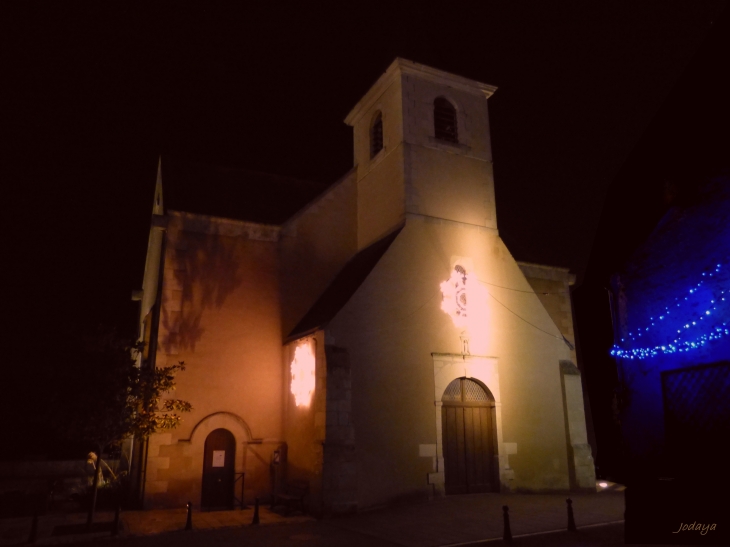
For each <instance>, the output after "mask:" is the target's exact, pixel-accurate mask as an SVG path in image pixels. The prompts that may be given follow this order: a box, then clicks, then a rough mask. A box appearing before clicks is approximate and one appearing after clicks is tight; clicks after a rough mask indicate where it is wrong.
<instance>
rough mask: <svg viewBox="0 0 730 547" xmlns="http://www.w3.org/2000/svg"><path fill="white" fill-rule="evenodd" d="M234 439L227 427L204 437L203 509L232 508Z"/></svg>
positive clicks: (234, 457)
mask: <svg viewBox="0 0 730 547" xmlns="http://www.w3.org/2000/svg"><path fill="white" fill-rule="evenodd" d="M235 461H236V439H235V437H233V433H231V432H230V431H228V430H227V429H216V430H214V431H211V432H210V435H208V437H207V438H206V439H205V457H204V459H203V495H202V499H201V503H200V505H201V506H202V508H203V509H207V510H209V511H210V510H215V509H233V482H234V474H235V468H234V466H235Z"/></svg>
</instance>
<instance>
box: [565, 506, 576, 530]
mask: <svg viewBox="0 0 730 547" xmlns="http://www.w3.org/2000/svg"><path fill="white" fill-rule="evenodd" d="M565 502H566V503H567V504H568V532H577V531H578V529H577V528H576V527H575V519H574V518H573V500H572V499H570V498H568V499H567V500H565Z"/></svg>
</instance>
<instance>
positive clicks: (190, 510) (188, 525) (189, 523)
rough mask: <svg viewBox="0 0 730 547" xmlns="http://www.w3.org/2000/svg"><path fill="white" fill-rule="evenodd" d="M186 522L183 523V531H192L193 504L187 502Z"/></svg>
mask: <svg viewBox="0 0 730 547" xmlns="http://www.w3.org/2000/svg"><path fill="white" fill-rule="evenodd" d="M187 507H188V520H187V521H186V522H185V530H192V529H193V502H192V501H189V502H188V505H187Z"/></svg>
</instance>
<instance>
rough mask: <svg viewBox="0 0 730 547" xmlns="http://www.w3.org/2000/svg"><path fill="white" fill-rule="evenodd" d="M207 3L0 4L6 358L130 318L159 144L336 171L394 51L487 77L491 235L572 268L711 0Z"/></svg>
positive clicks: (715, 10)
mask: <svg viewBox="0 0 730 547" xmlns="http://www.w3.org/2000/svg"><path fill="white" fill-rule="evenodd" d="M209 4H210V3H207V2H201V3H199V4H197V5H195V4H192V3H180V2H170V3H161V2H149V3H145V4H143V7H141V8H140V7H131V6H132V4H128V3H115V4H111V3H109V2H88V3H77V2H27V1H24V2H4V3H3V5H2V11H3V12H4V13H3V14H2V17H0V18H1V19H2V20H3V24H4V27H6V28H4V30H3V34H4V36H5V37H6V43H7V44H9V47H4V48H3V49H4V53H5V57H6V61H7V68H6V70H5V71H4V72H5V73H4V78H3V80H4V85H3V88H4V89H3V92H4V93H3V94H4V95H5V99H4V101H3V113H4V116H3V117H4V119H5V121H4V123H3V128H4V133H5V139H4V140H5V141H6V143H7V145H6V146H5V149H4V150H3V175H2V184H3V186H2V189H3V199H2V204H3V228H4V234H5V241H6V243H7V244H8V245H7V248H8V251H7V254H5V256H6V258H7V259H8V260H7V261H4V262H5V264H6V269H8V270H10V280H9V281H6V283H5V289H6V293H7V294H6V305H5V306H4V310H5V313H4V316H5V319H6V321H7V322H9V323H11V325H12V326H11V328H10V329H9V330H7V331H6V336H8V340H11V341H12V343H11V344H10V352H9V355H10V358H11V360H16V361H17V360H20V361H23V362H26V363H29V362H32V361H33V360H36V359H39V358H40V357H39V356H38V355H37V354H36V353H35V352H34V350H35V349H36V348H38V347H42V345H43V341H44V340H47V339H50V338H49V337H50V333H52V332H53V331H57V330H58V327H59V326H61V325H68V324H72V323H77V322H78V323H86V324H91V323H95V322H104V323H111V324H117V325H119V326H120V327H122V328H127V329H128V328H130V327H131V323H132V320H133V318H134V312H135V307H134V305H133V303H132V302H131V301H130V291H131V290H132V289H135V288H139V286H140V284H141V280H142V274H143V267H144V254H145V247H146V242H147V231H148V227H149V214H150V209H151V202H152V191H153V186H154V181H155V171H156V163H157V157H158V155H159V154H163V156H164V157H169V158H171V159H179V160H186V161H194V162H198V163H213V164H217V165H222V166H228V167H241V168H247V169H252V170H258V171H264V172H270V173H275V174H279V175H286V176H291V177H297V178H303V179H309V180H313V181H317V182H322V183H327V184H328V183H331V182H334V181H335V180H336V179H337V178H339V176H341V175H342V174H344V173H345V172H346V171H347V170H348V169H350V168H351V167H352V137H351V132H350V128H349V127H347V126H346V125H345V124H344V123H343V121H342V120H343V119H344V117H345V115H346V114H347V113H348V111H349V110H350V108H351V107H352V106H354V105H355V103H356V102H357V101H358V100H359V99H360V97H361V96H362V95H363V94H364V93H365V92H366V91H367V90H368V88H369V87H370V85H372V83H374V81H375V80H376V79H377V78H378V77H379V76H380V74H382V72H383V71H384V70H385V69H386V67H387V66H388V65H389V64H390V62H391V61H392V60H393V58H394V57H396V56H401V57H405V58H407V59H411V60H413V61H416V62H419V63H424V64H427V65H431V66H434V67H436V68H439V69H442V70H446V71H449V72H454V73H456V74H459V75H462V76H465V77H468V78H473V79H475V80H479V81H482V82H486V83H489V84H492V85H496V86H498V88H499V89H498V91H497V92H496V94H495V95H494V96H493V97H492V98H491V99H490V101H489V104H490V113H491V123H492V125H491V130H492V139H493V148H494V158H495V177H496V193H497V208H498V222H499V228H500V232H501V234H502V236H503V238H504V239H505V241H506V243H507V245H508V247H509V248H510V249H511V250H512V252H513V254H514V255H515V256H516V258H518V259H521V260H528V261H535V262H543V263H547V264H555V265H563V266H569V267H571V268H572V269H573V271H576V272H578V273H579V274H580V273H582V271H583V269H584V268H585V265H586V263H587V261H588V256H589V252H590V248H591V244H592V241H593V235H594V233H595V229H596V226H597V222H598V218H599V216H600V212H601V207H602V203H603V199H604V196H605V193H606V190H607V188H608V186H609V184H610V183H611V181H612V179H613V178H614V176H615V175H616V173H617V172H618V170H619V169H620V167H621V165H622V164H623V162H624V161H625V159H626V158H627V156H628V154H629V152H630V150H631V149H632V147H633V146H634V145H635V144H636V142H637V141H638V139H639V137H640V136H641V134H642V132H643V131H644V130H645V128H646V127H647V125H648V123H649V122H650V120H651V119H652V117H653V115H654V114H655V113H656V112H657V110H658V109H659V107H660V105H661V104H662V101H663V100H664V99H665V97H667V95H668V93H669V91H670V89H671V88H672V86H673V85H674V83H675V82H676V81H677V79H678V78H679V77H680V75H681V74H682V71H683V70H684V68H685V67H686V66H687V64H688V62H689V61H690V59H691V58H692V56H693V54H694V53H695V52H696V51H697V49H698V48H699V46H700V44H701V43H702V41H703V40H704V39H705V38H706V36H707V35H708V32H709V31H710V29H711V26H712V21H713V20H715V19H716V18H717V16H718V14H719V13H721V12H722V11H723V9H725V7H726V5H727V2H725V1H709V0H708V1H702V2H697V1H695V0H688V1H682V2H677V1H642V2H633V1H632V2H603V3H598V2H585V1H576V2H555V1H545V2H542V1H541V2H531V3H527V2H493V1H485V2H479V3H475V4H473V5H469V4H460V3H453V2H451V3H441V4H440V5H436V6H435V7H433V8H430V7H428V6H427V5H426V4H425V3H422V2H419V3H417V2H413V3H408V4H405V3H403V4H394V3H387V4H378V3H375V2H368V3H361V4H355V3H349V2H340V3H339V6H340V7H339V8H336V9H334V10H333V8H331V7H327V8H325V7H322V6H318V5H317V4H316V3H311V2H298V3H292V4H291V5H288V4H275V3H265V2H258V3H253V2H241V3H236V5H235V6H234V5H233V4H234V3H230V4H231V5H227V6H226V7H225V8H222V7H214V6H210V5H209ZM394 6H395V7H394ZM475 6H478V7H475Z"/></svg>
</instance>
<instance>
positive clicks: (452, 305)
mask: <svg viewBox="0 0 730 547" xmlns="http://www.w3.org/2000/svg"><path fill="white" fill-rule="evenodd" d="M471 285H472V283H470V276H469V274H468V273H467V272H466V270H465V269H464V267H463V266H460V265H458V264H457V265H456V266H455V267H454V269H453V270H452V272H451V277H450V278H449V280H448V281H444V282H443V283H441V292H442V293H443V295H444V298H443V301H442V302H441V309H442V310H444V311H445V312H446V313H448V314H449V315H450V316H451V319H452V320H453V321H454V325H455V326H456V327H458V328H466V326H467V324H468V314H469V304H470V301H469V293H470V291H469V289H471Z"/></svg>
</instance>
